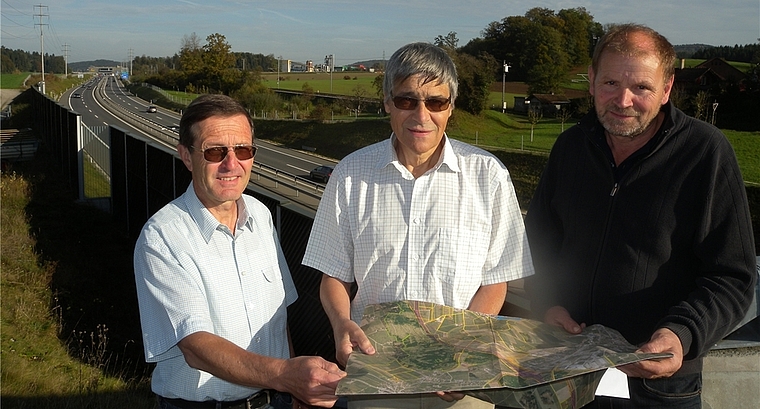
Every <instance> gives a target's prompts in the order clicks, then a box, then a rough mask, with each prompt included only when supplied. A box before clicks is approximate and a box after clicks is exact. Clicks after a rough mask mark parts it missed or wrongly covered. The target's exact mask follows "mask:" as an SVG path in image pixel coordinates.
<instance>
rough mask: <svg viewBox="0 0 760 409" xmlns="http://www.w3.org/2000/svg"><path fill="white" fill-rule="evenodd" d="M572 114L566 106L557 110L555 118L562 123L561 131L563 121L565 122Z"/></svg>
mask: <svg viewBox="0 0 760 409" xmlns="http://www.w3.org/2000/svg"><path fill="white" fill-rule="evenodd" d="M572 116H573V115H572V112H570V110H569V109H568V108H567V107H566V106H563V107H562V108H560V109H558V110H557V119H559V122H560V124H562V131H560V132H565V122H567V120H568V119H570V117H572Z"/></svg>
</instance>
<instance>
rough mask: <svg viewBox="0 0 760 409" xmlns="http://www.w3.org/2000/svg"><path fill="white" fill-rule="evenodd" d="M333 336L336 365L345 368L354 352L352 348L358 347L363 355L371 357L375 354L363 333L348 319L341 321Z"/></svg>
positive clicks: (373, 348)
mask: <svg viewBox="0 0 760 409" xmlns="http://www.w3.org/2000/svg"><path fill="white" fill-rule="evenodd" d="M334 335H335V358H336V359H337V360H338V363H340V364H341V365H343V367H344V368H345V367H346V363H347V362H348V356H349V355H351V352H353V351H354V347H359V350H361V351H362V352H363V353H365V354H367V355H372V354H374V353H375V347H374V346H372V343H371V342H370V341H369V338H367V335H366V334H365V333H364V331H363V330H362V329H361V327H359V325H357V324H356V323H355V322H353V321H352V320H350V319H346V320H343V321H342V322H341V324H340V325H338V326H336V328H335V330H334Z"/></svg>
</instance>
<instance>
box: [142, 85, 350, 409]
mask: <svg viewBox="0 0 760 409" xmlns="http://www.w3.org/2000/svg"><path fill="white" fill-rule="evenodd" d="M179 135H180V140H179V145H178V146H177V151H178V152H179V155H180V158H181V159H182V161H183V162H184V164H185V166H186V167H187V168H188V169H189V170H190V172H191V173H192V183H191V184H190V186H189V187H188V189H187V191H186V192H185V193H184V194H183V195H182V196H180V197H178V198H177V199H175V200H174V201H172V202H171V203H169V204H168V205H166V206H165V207H164V208H162V209H161V210H159V211H158V212H156V214H155V215H153V217H151V219H150V220H148V222H147V223H146V224H145V227H144V228H143V230H142V233H141V234H140V237H139V239H138V241H137V244H136V246H135V253H134V265H135V280H136V283H137V295H138V300H139V307H140V321H141V324H142V330H143V341H144V347H145V357H146V360H147V361H148V362H155V363H156V367H155V369H154V371H153V376H152V380H151V383H152V389H153V391H154V392H155V393H156V394H157V395H158V406H159V408H162V409H176V408H179V409H202V408H209V409H215V408H217V409H218V408H241V409H243V408H245V409H251V408H271V407H274V408H277V409H280V408H291V407H292V408H296V409H297V408H299V407H301V402H306V403H308V404H311V405H319V406H327V407H330V406H332V405H333V404H334V403H335V401H336V400H337V397H336V396H334V392H335V387H336V386H337V383H338V381H339V380H340V379H341V378H342V377H343V376H345V373H344V372H343V371H341V370H340V369H339V368H338V366H337V365H335V364H334V363H331V362H327V361H325V360H324V359H322V358H319V357H296V358H290V357H291V355H292V351H291V348H290V343H289V333H288V329H287V306H288V305H290V304H291V303H293V302H294V301H295V300H296V298H297V294H296V289H295V286H294V284H293V280H292V279H291V277H290V271H289V270H288V266H287V264H286V262H285V258H284V256H283V254H282V250H281V248H280V245H279V241H278V238H277V233H276V231H275V230H274V227H273V224H272V217H271V215H270V213H269V210H268V209H267V208H266V207H265V206H264V205H263V204H262V203H261V202H259V201H258V200H256V199H254V198H253V197H251V196H248V195H244V194H243V191H244V190H245V189H246V187H247V185H248V179H249V177H250V174H251V166H252V165H253V157H254V154H255V153H256V147H255V146H254V144H253V123H252V121H251V117H250V116H249V114H248V112H247V111H246V110H245V109H244V108H243V107H242V106H241V105H240V104H238V103H237V102H236V101H235V100H233V99H231V98H229V97H226V96H223V95H203V96H200V97H198V98H197V99H196V100H194V101H193V102H192V103H191V104H190V105H189V106H188V107H187V110H186V111H185V113H184V115H183V116H182V119H181V121H180V125H179ZM277 391H281V392H286V393H279V392H277ZM288 393H289V394H290V395H292V396H293V397H295V401H292V400H291V396H290V395H288Z"/></svg>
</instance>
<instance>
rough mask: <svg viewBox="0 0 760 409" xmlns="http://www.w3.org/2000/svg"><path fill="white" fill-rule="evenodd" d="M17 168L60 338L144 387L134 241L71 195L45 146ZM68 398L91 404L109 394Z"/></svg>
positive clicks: (82, 356)
mask: <svg viewBox="0 0 760 409" xmlns="http://www.w3.org/2000/svg"><path fill="white" fill-rule="evenodd" d="M13 171H15V172H16V173H19V174H22V175H23V176H24V177H25V178H26V179H27V180H29V181H30V184H31V190H32V192H31V196H32V197H31V201H30V202H29V204H28V205H27V207H26V209H25V210H26V214H27V217H28V220H29V225H30V230H31V231H30V232H29V233H30V235H32V236H33V237H35V238H36V248H35V253H36V254H38V255H39V262H40V263H50V264H51V265H53V266H54V272H53V276H52V279H51V283H50V287H51V292H52V294H53V297H52V299H51V305H50V310H51V312H52V315H53V316H54V317H55V319H56V320H57V321H58V323H59V325H60V333H59V338H60V339H61V341H62V342H63V343H64V344H65V345H66V346H67V347H68V350H69V354H70V355H71V356H72V357H74V358H76V359H78V360H80V361H82V362H83V363H85V364H88V365H91V366H94V367H97V368H99V369H101V370H102V371H104V373H105V374H107V375H109V376H112V377H116V378H120V379H123V380H125V381H128V382H129V384H130V385H132V384H134V385H141V386H140V388H144V387H145V385H147V384H149V382H147V380H148V379H149V377H150V372H151V370H152V366H149V365H147V364H146V363H145V362H144V358H143V350H142V340H141V331H140V320H139V311H138V307H137V293H136V290H135V281H134V273H133V270H132V252H133V248H134V243H133V242H132V241H131V240H130V239H129V238H128V237H127V236H126V234H125V233H123V232H120V231H119V229H118V227H117V225H116V224H115V223H114V222H113V220H112V219H111V215H110V214H108V213H105V212H102V211H100V210H97V209H95V208H93V207H90V206H87V205H86V204H83V203H78V202H76V201H75V200H74V199H75V190H74V189H72V187H71V186H69V183H68V181H67V180H66V179H65V178H64V177H63V174H62V173H63V172H61V171H60V167H59V166H58V164H57V163H55V159H53V158H51V157H50V155H49V153H48V152H46V149H45V147H44V146H42V147H40V149H39V150H38V151H37V155H36V158H35V159H34V160H33V161H29V162H24V163H18V164H15V165H13ZM147 393H148V394H149V393H150V391H149V388H148V390H147ZM35 399H38V398H35ZM39 399H40V400H41V401H47V400H49V399H58V398H56V397H41V398H39ZM67 399H68V398H67ZM71 399H75V400H81V402H82V403H87V402H89V401H93V402H97V401H99V400H101V399H105V400H107V399H108V398H107V397H100V396H99V395H96V396H90V395H86V396H81V397H73V398H71ZM6 402H9V405H10V406H9V407H39V406H37V405H36V404H35V402H37V401H35V400H34V399H32V400H28V399H26V398H23V399H22V398H13V397H6V396H3V407H6V406H5V405H6ZM10 402H16V403H18V404H19V405H20V406H16V405H13V404H10ZM42 407H51V406H50V405H44V406H42ZM56 407H63V406H56ZM66 407H109V406H102V405H97V406H89V405H87V406H78V405H68V406H66ZM118 407H127V406H121V405H120V406H118ZM142 407H144V406H142Z"/></svg>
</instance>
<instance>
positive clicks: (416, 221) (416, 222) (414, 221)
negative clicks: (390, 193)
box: [412, 217, 420, 224]
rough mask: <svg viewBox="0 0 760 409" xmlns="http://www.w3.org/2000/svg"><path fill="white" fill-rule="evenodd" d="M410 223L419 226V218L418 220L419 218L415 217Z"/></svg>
mask: <svg viewBox="0 0 760 409" xmlns="http://www.w3.org/2000/svg"><path fill="white" fill-rule="evenodd" d="M412 222H413V223H414V224H420V218H419V217H415V218H414V220H413V221H412Z"/></svg>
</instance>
